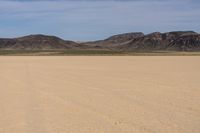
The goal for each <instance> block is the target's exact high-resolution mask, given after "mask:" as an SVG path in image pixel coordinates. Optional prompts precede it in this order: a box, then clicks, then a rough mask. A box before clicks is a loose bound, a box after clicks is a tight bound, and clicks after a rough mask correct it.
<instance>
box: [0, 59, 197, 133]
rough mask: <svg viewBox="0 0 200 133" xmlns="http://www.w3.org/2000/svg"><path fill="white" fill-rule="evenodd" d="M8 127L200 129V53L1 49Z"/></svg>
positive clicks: (156, 132)
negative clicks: (27, 53) (28, 53)
mask: <svg viewBox="0 0 200 133" xmlns="http://www.w3.org/2000/svg"><path fill="white" fill-rule="evenodd" d="M0 133H200V57H192V56H191V57H185V56H184V57H173V56H170V57H167V56H165V57H158V56H156V57H149V56H145V57H142V56H140V57H139V56H137V57H134V56H132V57H128V56H124V57H122V56H121V57H117V56H116V57H115V56H110V57H106V56H99V57H79V56H77V57H51V56H49V57H0Z"/></svg>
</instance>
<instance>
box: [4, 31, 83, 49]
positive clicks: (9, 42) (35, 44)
mask: <svg viewBox="0 0 200 133" xmlns="http://www.w3.org/2000/svg"><path fill="white" fill-rule="evenodd" d="M79 47H80V44H78V43H75V42H73V41H65V40H62V39H60V38H58V37H55V36H46V35H29V36H24V37H20V38H14V39H0V49H6V50H51V49H73V48H79Z"/></svg>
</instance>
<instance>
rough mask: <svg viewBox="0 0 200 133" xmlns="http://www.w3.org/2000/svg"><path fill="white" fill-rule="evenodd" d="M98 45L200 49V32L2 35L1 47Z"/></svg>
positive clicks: (97, 47) (108, 47)
mask: <svg viewBox="0 0 200 133" xmlns="http://www.w3.org/2000/svg"><path fill="white" fill-rule="evenodd" d="M65 49H84V50H85V49H86V50H88V49H90V50H91V49H95V50H102V49H104V50H105V49H106V50H120V51H200V34H198V33H196V32H193V31H175V32H167V33H160V32H154V33H151V34H147V35H144V34H143V33H141V32H135V33H126V34H119V35H115V36H111V37H109V38H107V39H105V40H100V41H94V42H84V43H81V42H74V41H66V40H63V39H60V38H58V37H55V36H46V35H29V36H25V37H19V38H13V39H6V38H0V50H65Z"/></svg>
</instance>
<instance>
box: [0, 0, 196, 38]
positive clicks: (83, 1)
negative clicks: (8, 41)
mask: <svg viewBox="0 0 200 133" xmlns="http://www.w3.org/2000/svg"><path fill="white" fill-rule="evenodd" d="M178 30H193V31H196V32H200V0H0V37H1V38H12V37H19V36H24V35H29V34H46V35H55V36H58V37H60V38H63V39H65V40H76V41H89V40H99V39H104V38H107V37H109V36H111V35H115V34H120V33H128V32H144V33H145V34H148V33H151V32H156V31H159V32H168V31H178Z"/></svg>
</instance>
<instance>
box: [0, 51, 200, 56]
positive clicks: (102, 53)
mask: <svg viewBox="0 0 200 133" xmlns="http://www.w3.org/2000/svg"><path fill="white" fill-rule="evenodd" d="M0 55H1V56H79V55H83V56H95V55H96V56H112V55H113V56H114V55H115V56H116V55H117V56H200V52H172V51H151V52H149V51H148V52H133V51H111V50H0Z"/></svg>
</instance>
